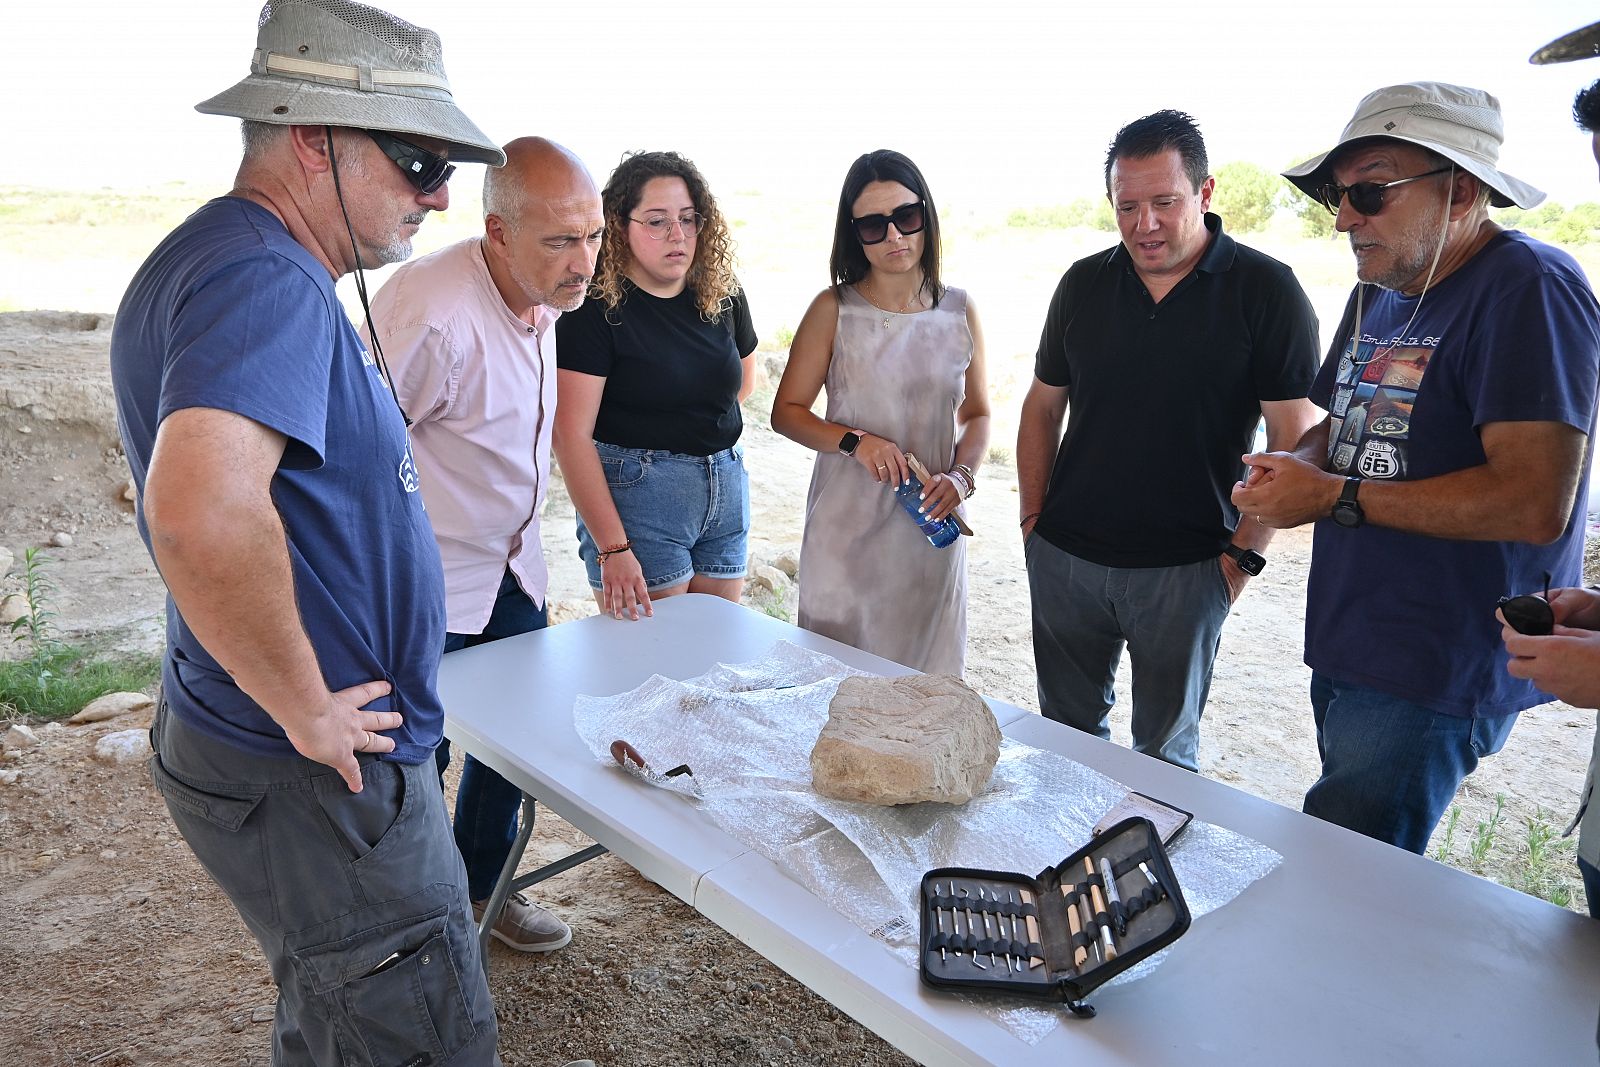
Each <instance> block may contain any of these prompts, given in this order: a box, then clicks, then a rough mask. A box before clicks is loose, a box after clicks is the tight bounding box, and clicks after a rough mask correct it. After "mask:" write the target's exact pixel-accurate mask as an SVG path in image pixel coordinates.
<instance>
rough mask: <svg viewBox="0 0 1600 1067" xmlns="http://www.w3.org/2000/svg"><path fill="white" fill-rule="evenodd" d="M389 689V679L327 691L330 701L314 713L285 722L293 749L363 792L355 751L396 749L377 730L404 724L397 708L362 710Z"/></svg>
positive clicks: (356, 791) (373, 751) (390, 741)
mask: <svg viewBox="0 0 1600 1067" xmlns="http://www.w3.org/2000/svg"><path fill="white" fill-rule="evenodd" d="M389 691H390V685H389V683H388V682H384V681H377V682H363V683H361V684H360V685H353V686H351V687H350V688H349V689H341V690H339V692H337V693H329V694H328V703H327V706H326V707H324V708H323V709H322V710H321V711H320V712H318V713H317V714H315V715H308V716H306V717H305V718H304V719H302V720H301V721H299V722H297V723H293V724H289V723H285V724H283V728H284V729H283V732H284V733H285V734H287V735H288V738H289V743H290V744H292V745H293V746H294V750H295V751H296V752H298V753H300V755H302V756H304V757H305V758H306V759H309V760H315V761H316V762H318V763H321V764H323V765H324V766H327V767H332V768H333V769H334V770H336V771H338V772H339V777H341V778H343V779H344V782H345V785H347V786H349V787H350V792H352V793H359V792H361V764H360V762H359V761H358V760H357V759H356V753H358V752H360V753H365V754H368V755H374V754H377V753H380V752H393V751H394V741H393V739H391V738H388V737H384V736H383V735H382V734H380V733H379V732H378V731H380V730H393V729H395V728H396V727H398V726H399V725H400V723H401V721H402V720H401V716H400V713H399V712H398V711H363V710H362V705H364V704H370V703H371V702H372V701H374V700H376V699H378V698H379V697H381V696H386V695H387V694H388V693H389Z"/></svg>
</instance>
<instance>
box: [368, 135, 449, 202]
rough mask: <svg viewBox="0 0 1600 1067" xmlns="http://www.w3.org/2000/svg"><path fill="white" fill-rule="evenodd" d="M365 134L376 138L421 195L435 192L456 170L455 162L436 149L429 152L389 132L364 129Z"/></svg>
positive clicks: (385, 153)
mask: <svg viewBox="0 0 1600 1067" xmlns="http://www.w3.org/2000/svg"><path fill="white" fill-rule="evenodd" d="M367 136H368V137H370V138H372V139H373V140H374V141H376V142H377V144H378V147H379V148H381V149H383V154H384V155H386V156H388V157H389V158H390V159H392V160H394V165H395V166H397V167H399V168H400V173H402V174H404V175H405V176H406V180H407V181H409V182H410V183H411V184H412V185H414V186H415V187H416V190H417V192H419V193H421V194H423V195H424V196H426V195H428V194H429V193H432V192H436V191H437V190H438V188H439V186H441V185H443V184H444V183H445V182H447V181H449V180H450V175H452V174H454V173H455V172H456V166H455V164H454V163H451V162H450V161H449V160H447V159H445V158H444V157H443V156H441V155H439V153H437V152H430V151H428V150H427V149H426V148H423V147H422V146H420V145H414V144H412V143H411V142H410V141H402V140H401V139H400V138H398V137H396V136H395V135H394V134H392V133H385V132H383V131H382V130H368V131H367Z"/></svg>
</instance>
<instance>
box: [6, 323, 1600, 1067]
mask: <svg viewBox="0 0 1600 1067" xmlns="http://www.w3.org/2000/svg"><path fill="white" fill-rule="evenodd" d="M109 321H110V319H109V316H93V315H81V314H67V313H48V312H25V313H17V314H9V315H0V546H4V547H7V548H10V549H11V550H12V551H13V552H14V553H16V554H17V555H18V556H20V555H21V552H22V550H23V549H24V548H27V547H30V546H43V545H46V544H47V543H48V542H49V541H50V539H51V538H52V537H53V536H54V535H55V534H57V533H66V534H69V535H70V536H71V538H72V544H71V545H70V546H69V547H65V548H59V547H52V548H49V549H48V551H49V553H50V555H51V556H52V557H54V558H55V560H56V563H55V565H54V567H53V576H54V578H55V580H56V582H57V585H58V587H59V591H58V593H57V596H56V600H55V604H54V606H55V608H56V610H57V612H58V619H57V623H58V626H59V627H60V629H61V630H62V631H63V632H64V633H66V634H68V635H71V636H75V637H86V638H93V639H95V640H101V641H104V642H105V643H106V644H107V645H108V646H110V647H121V648H141V649H156V648H159V644H160V640H161V632H162V616H161V612H162V602H163V591H162V587H161V584H160V581H159V579H158V578H157V576H156V574H155V571H154V568H153V567H152V566H151V564H150V562H149V558H148V556H147V555H146V553H145V550H144V547H143V545H142V544H141V543H140V542H139V539H138V536H137V534H136V532H135V530H134V526H133V522H132V505H131V504H129V503H127V502H126V501H125V500H123V499H122V490H123V486H124V485H125V483H126V478H127V473H126V465H125V461H124V460H123V458H122V456H121V454H120V451H119V450H118V448H117V445H116V423H115V415H114V412H113V410H112V407H111V402H110V394H109V384H108V383H107V381H106V374H105V366H106V346H107V341H108V336H109V329H108V328H109ZM745 443H746V446H747V453H748V459H747V462H748V466H749V469H750V471H751V478H752V497H753V507H754V530H753V537H752V544H751V554H752V558H753V563H755V564H766V563H770V562H773V561H775V560H777V559H778V558H779V557H780V556H782V555H784V554H795V555H797V554H798V547H799V541H800V524H801V519H802V514H801V512H802V500H803V498H804V493H805V485H806V480H807V478H808V476H809V469H810V456H809V454H808V453H806V452H805V451H804V450H803V449H800V448H799V447H797V446H795V445H793V444H791V443H789V442H787V441H785V440H783V439H781V438H779V437H777V436H776V435H774V434H772V433H771V432H770V431H769V430H768V429H766V427H765V420H764V418H761V417H759V416H758V415H753V416H752V417H751V418H750V419H749V427H748V429H747V432H746V436H745ZM997 443H999V442H997ZM980 487H981V491H980V493H979V494H978V495H977V496H976V497H974V499H973V501H972V505H973V506H972V508H971V514H970V519H971V523H972V525H973V527H974V528H975V529H976V530H977V532H978V536H977V537H976V538H975V539H974V541H973V543H972V545H971V548H970V550H969V567H970V576H969V590H970V607H969V630H970V644H969V652H968V675H969V681H971V682H972V683H973V685H975V686H976V687H977V688H979V689H980V690H982V691H984V692H986V693H989V694H990V695H992V696H995V697H998V698H1000V699H1004V700H1009V701H1012V702H1014V703H1017V704H1019V705H1022V706H1024V707H1029V708H1034V707H1036V702H1035V699H1034V696H1033V652H1032V647H1031V643H1030V639H1029V629H1028V600H1027V582H1026V577H1025V574H1024V571H1023V565H1022V551H1021V543H1020V541H1019V540H1018V538H1017V537H1016V535H1015V532H1014V531H1015V529H1016V499H1015V477H1014V472H1013V471H1012V470H1010V468H1009V467H1007V466H1004V465H1001V464H991V465H990V466H989V467H988V468H987V469H985V470H984V471H983V472H982V474H981V475H980ZM544 522H545V530H546V534H545V543H546V546H547V550H548V554H549V556H550V560H551V564H552V571H553V584H552V592H551V600H552V602H553V605H554V607H555V609H556V611H555V615H556V616H557V617H558V618H570V617H577V616H581V615H584V614H588V613H589V612H590V611H591V610H592V608H591V603H592V602H591V601H589V599H588V596H587V590H586V587H585V585H584V582H583V578H582V571H581V567H580V566H579V565H578V563H577V559H576V553H575V551H574V549H573V545H574V541H573V537H572V529H573V518H572V508H571V504H570V501H568V500H567V499H566V497H565V495H564V494H563V493H559V492H558V493H556V494H554V496H553V498H552V500H551V502H550V506H549V509H548V511H547V514H546V516H545V518H544ZM1269 555H1270V560H1271V563H1270V565H1269V566H1268V568H1267V570H1266V572H1265V573H1264V574H1263V576H1262V577H1261V578H1258V579H1256V580H1255V581H1254V582H1253V583H1252V585H1251V587H1250V588H1249V589H1248V590H1247V591H1246V593H1245V595H1244V596H1243V598H1242V599H1241V601H1240V603H1239V605H1238V606H1237V608H1236V611H1235V615H1234V617H1233V618H1232V619H1231V620H1230V622H1229V624H1228V627H1227V630H1226V631H1225V633H1224V638H1223V643H1222V651H1221V653H1220V655H1219V657H1218V661H1217V666H1216V674H1215V681H1214V683H1213V687H1212V694H1211V702H1210V705H1209V708H1208V711H1207V715H1206V721H1205V727H1204V732H1203V742H1202V750H1201V763H1202V769H1203V771H1204V773H1206V774H1207V775H1210V776H1212V777H1215V778H1218V779H1220V780H1222V781H1225V782H1229V783H1231V784H1233V785H1235V786H1237V787H1239V788H1241V789H1245V790H1248V791H1250V792H1252V793H1255V794H1258V795H1260V796H1263V797H1266V798H1267V799H1270V800H1273V801H1275V802H1278V803H1282V804H1286V805H1291V806H1296V807H1298V804H1299V800H1300V797H1301V795H1302V794H1303V793H1304V791H1305V788H1306V787H1307V786H1308V785H1309V784H1310V783H1311V781H1312V780H1313V779H1314V778H1315V774H1316V767H1317V759H1316V748H1315V742H1314V739H1313V735H1312V727H1311V716H1310V710H1309V706H1308V703H1307V698H1306V686H1307V682H1308V679H1309V672H1308V671H1307V669H1306V668H1305V667H1304V666H1303V665H1302V664H1301V662H1300V658H1299V651H1300V639H1301V628H1302V622H1303V615H1304V584H1305V575H1306V569H1307V566H1308V564H1309V556H1310V537H1309V533H1308V532H1306V531H1294V532H1290V533H1287V534H1282V535H1280V536H1279V538H1278V540H1277V541H1276V542H1275V543H1274V545H1273V546H1272V549H1271V551H1270V554H1269ZM803 577H804V576H803V575H802V576H801V578H802V579H803ZM17 587H18V579H17V577H16V575H15V574H14V573H13V574H12V575H11V576H9V577H3V578H0V594H3V593H6V592H12V591H15V589H16V588H17ZM751 600H752V602H753V603H754V606H756V607H757V608H758V609H762V610H771V611H773V612H775V613H781V612H784V611H787V612H789V613H790V615H791V617H792V614H793V611H794V604H795V591H794V590H793V589H792V588H790V589H789V590H788V591H787V593H786V594H785V596H784V597H783V598H782V599H781V601H778V602H776V603H774V598H772V597H771V596H770V595H769V594H766V593H764V592H758V593H752V596H751ZM1127 706H1128V698H1127V677H1126V666H1124V671H1123V676H1122V677H1121V678H1120V679H1119V707H1118V710H1117V712H1116V713H1114V719H1113V727H1114V734H1115V736H1116V737H1117V738H1118V739H1119V740H1121V741H1122V742H1123V743H1126V742H1127V737H1128V727H1127ZM1594 722H1595V717H1594V714H1593V713H1592V712H1585V711H1577V710H1574V709H1572V708H1568V707H1566V706H1564V705H1560V704H1552V705H1548V706H1546V707H1543V708H1539V709H1535V710H1533V711H1530V712H1527V713H1524V715H1523V716H1522V720H1521V722H1520V723H1519V725H1518V726H1517V728H1516V729H1515V731H1513V733H1512V736H1511V740H1510V741H1509V743H1508V744H1507V745H1506V748H1505V750H1504V751H1503V752H1502V753H1501V754H1500V755H1498V756H1496V757H1494V758H1492V759H1490V760H1488V761H1486V763H1485V764H1484V765H1483V767H1482V768H1480V770H1479V772H1478V773H1477V774H1476V775H1474V776H1473V778H1472V779H1470V780H1469V781H1468V782H1467V783H1466V784H1465V785H1464V786H1463V788H1462V793H1461V795H1460V797H1459V798H1458V803H1459V804H1460V806H1461V808H1462V811H1463V814H1462V826H1463V827H1464V828H1466V830H1470V828H1471V827H1472V826H1473V825H1474V824H1475V823H1476V821H1477V820H1480V819H1484V818H1487V814H1488V812H1489V811H1491V810H1492V808H1493V806H1494V798H1495V796H1496V794H1503V795H1504V796H1505V798H1506V818H1505V824H1506V825H1507V826H1510V827H1513V828H1515V827H1521V826H1522V825H1523V819H1525V818H1526V817H1529V816H1533V815H1535V813H1536V812H1538V811H1540V810H1541V809H1542V810H1543V811H1544V812H1545V813H1547V815H1548V817H1549V818H1550V819H1551V820H1552V821H1555V822H1557V823H1558V824H1561V825H1564V821H1565V818H1566V816H1567V815H1568V813H1569V810H1570V808H1571V807H1572V805H1573V803H1574V801H1575V799H1576V796H1577V792H1578V789H1579V786H1580V785H1581V783H1582V780H1583V770H1584V766H1585V764H1586V762H1587V758H1588V752H1589V745H1590V737H1591V734H1590V731H1591V730H1592V729H1593V727H1594ZM147 724H148V723H147V719H140V718H139V717H138V716H133V717H131V718H123V719H117V720H113V721H111V722H108V723H101V724H96V725H92V726H84V727H66V726H45V727H37V726H36V728H37V729H38V732H39V737H40V741H41V743H40V744H39V745H38V746H37V747H35V748H29V749H25V750H22V751H20V752H8V753H6V756H5V759H4V761H3V762H0V771H15V772H18V773H17V777H16V779H15V781H14V783H12V784H9V785H0V973H4V974H6V975H8V976H9V979H8V981H7V993H6V995H5V996H4V997H0V1063H3V1064H7V1065H9V1064H18V1065H22V1064H28V1065H34V1064H40V1065H42V1064H97V1065H100V1067H132V1065H145V1064H183V1065H197V1067H198V1065H241V1067H242V1065H250V1064H261V1065H264V1064H266V1063H267V1062H268V1059H269V1048H268V1034H269V1032H270V1019H271V1015H272V1008H273V1003H274V992H273V988H272V985H271V982H270V981H269V979H268V976H267V972H266V969H265V966H264V964H263V961H262V959H261V956H260V953H259V951H258V950H257V949H256V947H255V945H254V943H253V941H252V940H251V939H250V937H249V935H248V934H247V932H246V930H245V928H244V926H243V924H242V923H241V922H240V921H239V919H238V917H237V915H236V914H235V912H234V911H233V909H232V907H231V906H230V905H229V904H228V902H227V901H226V899H224V898H223V897H222V896H221V894H220V893H219V892H218V891H217V890H216V889H215V888H214V887H213V886H212V885H211V883H210V882H209V881H208V879H207V878H206V876H205V874H204V872H203V871H202V870H201V869H200V868H199V866H198V864H197V863H196V862H195V861H194V859H193V858H192V856H191V855H190V853H189V851H188V849H187V847H186V846H185V845H184V843H183V841H182V840H181V839H180V838H179V837H178V835H177V834H176V832H175V831H174V830H173V829H172V828H171V824H170V822H169V820H168V818H167V814H166V810H165V808H164V806H163V804H162V802H161V800H160V797H159V796H158V795H157V794H156V793H155V791H154V790H153V788H151V786H150V785H149V782H148V779H147V777H146V774H145V771H144V768H143V766H142V765H141V764H139V763H133V764H123V765H111V764H105V763H100V762H96V761H95V760H93V759H91V758H90V757H89V751H90V749H91V748H92V747H93V743H94V741H95V740H96V739H97V738H98V737H100V736H101V735H102V734H105V733H107V732H111V731H116V730H125V729H131V728H136V727H143V726H145V725H147ZM3 725H4V724H3V723H0V727H3ZM452 777H453V776H452ZM1458 836H1460V837H1465V836H1466V831H1463V833H1462V834H1460V835H1458ZM1515 836H1516V832H1515V831H1512V832H1510V833H1509V835H1503V836H1502V840H1501V841H1500V842H1499V843H1498V844H1497V845H1496V847H1495V849H1494V850H1492V851H1491V855H1490V857H1489V864H1488V866H1489V871H1490V873H1491V874H1494V875H1495V876H1497V877H1500V878H1501V880H1506V877H1505V876H1506V875H1507V874H1508V873H1509V872H1513V871H1514V870H1515V869H1516V867H1517V865H1518V864H1519V863H1521V862H1523V860H1522V859H1521V853H1519V852H1518V849H1517V845H1516V842H1515V840H1512V838H1514V837H1515ZM586 843H587V839H586V838H584V837H583V836H582V835H581V834H579V833H578V832H577V831H575V830H574V829H572V828H571V827H570V826H568V825H566V824H565V823H563V822H561V821H560V820H559V819H557V818H555V817H554V816H552V815H549V814H547V813H545V814H541V817H540V821H539V824H538V829H537V831H536V833H535V835H534V839H533V845H532V847H531V849H530V853H529V856H528V861H527V862H528V865H529V866H534V865H537V864H539V863H541V862H546V861H548V860H550V859H554V858H556V857H558V856H561V855H564V854H565V853H567V852H569V851H572V850H574V849H576V848H579V847H582V845H584V844H586ZM1465 851H1466V842H1465V841H1464V840H1457V841H1456V842H1455V844H1454V849H1453V858H1457V859H1460V858H1461V856H1462V854H1464V853H1465ZM1560 862H1561V863H1568V862H1569V861H1566V860H1562V861H1560ZM1571 880H1572V881H1573V882H1576V878H1575V877H1573V878H1572V879H1571ZM538 889H539V893H540V895H541V898H542V899H544V900H545V901H547V902H548V903H549V904H550V905H551V906H552V907H553V908H554V909H555V910H556V911H557V912H558V913H559V914H561V915H562V916H563V917H564V918H565V919H566V920H567V921H568V922H570V923H571V924H572V926H573V929H574V936H573V942H572V944H571V945H570V946H568V947H567V948H566V949H563V950H562V951H560V952H558V953H555V954H553V955H552V956H550V957H548V958H546V957H524V956H521V955H518V954H516V953H512V952H508V951H505V950H504V949H502V948H500V947H499V946H498V945H497V946H496V948H495V951H494V952H493V955H492V974H491V980H490V981H491V987H492V989H493V992H494V995H495V999H496V1003H497V1005H498V1010H499V1015H500V1024H501V1034H502V1040H501V1052H502V1055H503V1056H504V1058H505V1060H506V1063H507V1064H508V1065H512V1067H520V1065H534V1067H543V1065H546V1064H561V1063H564V1062H566V1061H567V1060H569V1059H573V1058H578V1057H591V1058H593V1059H594V1060H596V1062H598V1063H601V1064H615V1065H630V1064H641V1065H645V1064H647V1065H663V1064H686V1065H687V1064H707V1065H710V1064H718V1065H721V1064H740V1065H742V1064H869V1065H877V1064H891V1063H892V1064H902V1063H907V1062H909V1061H907V1060H906V1059H905V1058H904V1057H903V1056H901V1055H899V1054H898V1053H897V1052H895V1051H894V1050H893V1049H892V1048H890V1047H889V1046H887V1045H886V1044H884V1043H883V1042H882V1041H880V1040H879V1039H878V1038H876V1037H875V1036H873V1035H871V1034H870V1033H867V1032H866V1031H864V1030H863V1029H862V1028H861V1027H859V1026H857V1025H856V1024H855V1023H854V1022H852V1021H851V1020H850V1019H849V1018H848V1017H847V1016H846V1015H845V1014H843V1013H841V1012H840V1011H839V1010H837V1009H835V1008H833V1007H832V1006H830V1005H829V1004H827V1003H826V1002H824V1001H823V1000H822V999H820V998H819V997H817V996H815V995H814V994H812V993H810V992H809V991H807V990H806V989H805V988H803V987H802V986H800V985H799V984H797V983H795V982H794V981H792V980H790V979H789V978H787V977H786V976H785V975H783V974H782V973H781V972H779V971H777V970H776V969H775V968H773V967H771V966H770V965H768V964H767V963H765V962H764V961H762V960H760V959H759V958H753V957H752V956H751V954H750V953H749V952H747V951H746V950H745V949H744V948H743V946H741V945H740V944H739V943H738V942H737V941H736V940H734V939H733V938H731V937H730V936H728V935H726V934H724V933H723V932H722V931H721V930H719V929H718V928H717V927H715V926H714V925H712V924H710V923H708V922H706V921H704V920H702V919H700V918H698V917H697V916H696V915H695V913H694V912H693V911H692V910H691V909H689V908H688V907H686V906H685V905H683V904H682V903H681V902H679V901H678V900H677V899H675V898H674V897H672V896H671V895H670V894H668V893H666V892H664V891H662V890H660V889H658V888H657V887H656V886H654V885H653V884H651V883H649V882H647V881H645V880H644V879H642V878H641V877H639V876H638V875H637V874H636V873H635V872H634V871H633V870H632V869H631V868H628V867H627V866H626V865H624V864H622V863H621V862H619V861H618V860H616V859H615V858H613V857H609V856H608V857H604V858H602V859H600V860H598V861H595V862H592V863H590V864H587V865H585V866H582V867H579V868H577V869H575V870H572V871H569V872H567V873H565V874H562V875H560V876H558V877H557V878H555V879H552V880H551V881H549V882H547V883H544V884H543V885H542V886H540V887H538ZM1574 906H1576V907H1581V906H1582V898H1581V895H1575V898H1574Z"/></svg>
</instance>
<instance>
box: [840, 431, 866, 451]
mask: <svg viewBox="0 0 1600 1067" xmlns="http://www.w3.org/2000/svg"><path fill="white" fill-rule="evenodd" d="M860 443H861V435H860V434H858V433H856V432H855V431H854V430H851V431H850V432H849V433H847V434H845V435H844V436H843V437H842V438H840V439H839V451H840V452H842V453H844V454H845V455H847V456H853V455H855V454H856V446H857V445H859V444H860Z"/></svg>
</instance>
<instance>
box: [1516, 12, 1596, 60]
mask: <svg viewBox="0 0 1600 1067" xmlns="http://www.w3.org/2000/svg"><path fill="white" fill-rule="evenodd" d="M1595 56H1600V22H1591V23H1590V24H1589V25H1587V26H1585V27H1584V28H1583V29H1581V30H1573V31H1572V32H1571V33H1568V34H1563V35H1562V36H1560V37H1557V38H1556V39H1555V40H1553V41H1551V42H1550V43H1549V44H1547V45H1545V46H1544V47H1543V48H1541V49H1539V50H1538V51H1537V52H1535V53H1534V54H1533V55H1531V56H1529V57H1528V62H1529V63H1536V64H1539V65H1541V66H1542V65H1544V64H1545V63H1571V62H1572V61H1573V60H1574V59H1593V58H1594V57H1595Z"/></svg>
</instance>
